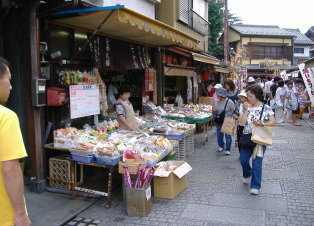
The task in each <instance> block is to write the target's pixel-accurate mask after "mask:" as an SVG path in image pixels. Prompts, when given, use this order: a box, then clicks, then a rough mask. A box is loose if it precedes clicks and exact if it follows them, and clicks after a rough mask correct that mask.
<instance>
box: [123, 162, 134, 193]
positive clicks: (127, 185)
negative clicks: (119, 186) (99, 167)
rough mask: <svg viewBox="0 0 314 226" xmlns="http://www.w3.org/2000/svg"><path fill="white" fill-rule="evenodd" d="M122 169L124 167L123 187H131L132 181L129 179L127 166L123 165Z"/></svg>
mask: <svg viewBox="0 0 314 226" xmlns="http://www.w3.org/2000/svg"><path fill="white" fill-rule="evenodd" d="M123 169H124V172H123V176H124V184H125V187H126V188H132V181H131V176H130V171H129V167H127V166H124V167H123Z"/></svg>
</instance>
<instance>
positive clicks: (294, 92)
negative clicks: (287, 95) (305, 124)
mask: <svg viewBox="0 0 314 226" xmlns="http://www.w3.org/2000/svg"><path fill="white" fill-rule="evenodd" d="M294 84H295V86H294V87H293V88H292V93H291V100H292V101H293V102H296V103H297V104H298V108H297V109H296V110H295V111H292V122H291V124H292V125H294V126H301V125H300V124H299V123H298V122H297V118H298V116H299V114H300V101H299V96H300V86H301V84H302V81H301V80H300V79H297V80H295V82H294Z"/></svg>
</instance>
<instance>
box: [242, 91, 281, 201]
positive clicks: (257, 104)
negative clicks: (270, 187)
mask: <svg viewBox="0 0 314 226" xmlns="http://www.w3.org/2000/svg"><path fill="white" fill-rule="evenodd" d="M246 93H247V98H248V102H245V103H243V114H242V115H241V116H240V123H241V125H244V129H243V134H252V127H251V124H252V123H254V125H256V126H275V124H276V120H275V117H274V112H273V111H272V109H271V108H270V106H268V105H267V104H264V103H262V102H261V101H260V100H261V98H262V96H263V89H262V88H261V87H260V86H259V85H251V86H248V87H247V88H246ZM263 106H264V109H263ZM262 111H263V112H262ZM261 114H262V118H261V120H259V118H260V115H261ZM253 151H254V148H243V147H241V151H240V162H241V166H242V171H243V173H242V175H243V179H242V182H243V183H244V184H249V183H250V182H251V184H250V194H251V195H258V194H259V193H260V189H261V181H262V164H263V155H264V153H265V151H266V146H262V154H258V155H257V156H254V158H253V159H252V167H251V166H250V158H251V156H252V155H253Z"/></svg>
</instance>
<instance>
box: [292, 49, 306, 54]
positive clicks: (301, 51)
mask: <svg viewBox="0 0 314 226" xmlns="http://www.w3.org/2000/svg"><path fill="white" fill-rule="evenodd" d="M294 53H304V48H294Z"/></svg>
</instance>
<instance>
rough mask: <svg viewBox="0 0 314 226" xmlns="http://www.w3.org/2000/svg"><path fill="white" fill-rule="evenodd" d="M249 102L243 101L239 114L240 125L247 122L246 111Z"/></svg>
mask: <svg viewBox="0 0 314 226" xmlns="http://www.w3.org/2000/svg"><path fill="white" fill-rule="evenodd" d="M248 108H249V104H248V102H245V103H243V112H242V115H241V116H240V124H241V125H242V126H244V125H246V123H247V113H248Z"/></svg>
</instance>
